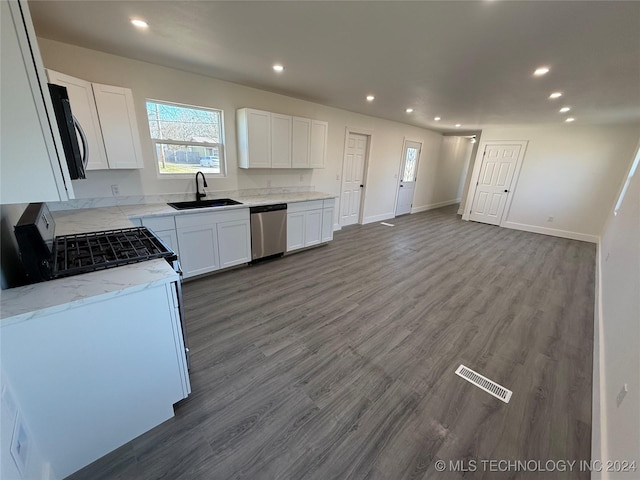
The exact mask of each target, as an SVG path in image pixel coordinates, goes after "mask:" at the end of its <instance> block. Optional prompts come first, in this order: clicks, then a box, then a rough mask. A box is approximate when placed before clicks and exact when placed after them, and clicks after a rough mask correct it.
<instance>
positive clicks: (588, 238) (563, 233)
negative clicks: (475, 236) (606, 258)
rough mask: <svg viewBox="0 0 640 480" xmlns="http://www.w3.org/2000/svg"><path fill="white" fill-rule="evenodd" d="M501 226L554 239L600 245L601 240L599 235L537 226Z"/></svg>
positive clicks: (520, 224) (511, 224) (512, 223)
mask: <svg viewBox="0 0 640 480" xmlns="http://www.w3.org/2000/svg"><path fill="white" fill-rule="evenodd" d="M500 226H501V227H504V228H512V229H513V230H524V231H525V232H532V233H542V234H543V235H551V236H552V237H562V238H570V239H571V240H582V241H583V242H591V243H598V239H599V237H598V236H597V235H589V234H586V233H579V232H569V231H567V230H558V229H555V228H547V227H539V226H537V225H527V224H525V223H516V222H504V223H503V224H502V225H500Z"/></svg>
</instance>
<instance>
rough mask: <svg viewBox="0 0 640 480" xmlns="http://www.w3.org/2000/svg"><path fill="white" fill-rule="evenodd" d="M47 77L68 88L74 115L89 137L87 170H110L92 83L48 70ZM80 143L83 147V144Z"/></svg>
mask: <svg viewBox="0 0 640 480" xmlns="http://www.w3.org/2000/svg"><path fill="white" fill-rule="evenodd" d="M47 76H48V77H49V82H51V83H55V84H56V85H62V86H63V87H66V88H67V93H68V94H69V103H71V109H72V110H73V115H74V116H75V117H76V118H77V119H78V122H80V126H81V127H82V129H83V130H84V133H85V136H86V137H87V144H88V149H89V163H88V164H87V168H86V169H87V170H106V169H108V168H109V163H108V162H107V154H106V152H105V149H104V142H103V140H102V132H101V130H100V121H99V120H98V110H97V109H96V102H95V100H94V98H93V89H92V88H91V82H87V81H86V80H82V79H80V78H75V77H72V76H71V75H65V74H64V73H60V72H56V71H53V70H49V69H48V70H47ZM79 143H80V145H82V142H79Z"/></svg>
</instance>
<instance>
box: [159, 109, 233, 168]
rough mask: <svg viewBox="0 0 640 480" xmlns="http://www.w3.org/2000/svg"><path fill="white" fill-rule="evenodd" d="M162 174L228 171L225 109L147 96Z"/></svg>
mask: <svg viewBox="0 0 640 480" xmlns="http://www.w3.org/2000/svg"><path fill="white" fill-rule="evenodd" d="M147 118H148V119H149V131H150V132H151V141H152V142H153V145H154V147H155V151H156V157H157V160H158V172H159V173H160V175H180V174H189V175H193V174H195V173H196V172H197V171H199V170H200V171H202V172H204V173H206V174H210V175H218V176H224V175H225V173H226V172H225V161H224V133H223V123H222V110H215V109H212V108H204V107H192V106H187V105H176V104H173V103H166V102H159V101H155V100H147Z"/></svg>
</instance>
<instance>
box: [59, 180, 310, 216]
mask: <svg viewBox="0 0 640 480" xmlns="http://www.w3.org/2000/svg"><path fill="white" fill-rule="evenodd" d="M205 191H206V193H207V198H234V197H250V196H255V195H278V194H282V193H299V192H313V191H315V187H311V186H301V187H272V188H252V189H246V190H218V191H211V190H206V189H205ZM189 200H195V192H194V193H166V194H161V195H127V196H124V195H123V196H118V197H102V198H78V199H76V200H69V201H67V202H49V203H47V206H48V207H49V210H51V211H53V212H56V211H60V210H76V209H80V208H101V207H117V206H122V205H145V204H149V203H167V202H183V201H189Z"/></svg>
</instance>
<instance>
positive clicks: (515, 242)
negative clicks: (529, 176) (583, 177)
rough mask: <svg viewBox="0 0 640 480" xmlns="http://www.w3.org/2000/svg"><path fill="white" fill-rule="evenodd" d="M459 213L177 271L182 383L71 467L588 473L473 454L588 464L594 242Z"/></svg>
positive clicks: (280, 473)
mask: <svg viewBox="0 0 640 480" xmlns="http://www.w3.org/2000/svg"><path fill="white" fill-rule="evenodd" d="M456 209H457V207H456V206H452V207H445V208H441V209H438V210H434V211H430V212H424V213H420V214H414V215H406V216H403V217H399V218H396V219H395V220H394V221H393V223H394V224H395V227H387V226H383V225H380V224H370V225H365V226H354V227H349V228H347V229H344V230H343V231H340V232H337V233H336V234H335V240H334V241H333V242H332V243H330V244H328V245H327V246H323V247H319V248H316V249H313V250H309V251H304V252H301V253H298V254H295V255H290V256H287V257H284V258H282V259H279V260H276V261H271V262H266V263H263V264H258V265H255V266H252V267H249V268H242V269H236V270H231V271H228V272H224V273H221V274H218V275H213V276H210V277H207V278H202V279H198V280H195V281H192V282H188V283H185V285H184V294H185V306H186V317H187V326H188V332H189V342H190V347H191V354H192V357H191V358H192V369H191V384H192V389H193V393H192V394H191V396H190V397H189V398H188V399H186V400H184V401H183V402H181V403H180V404H179V405H178V406H177V408H176V416H175V418H173V419H171V420H169V421H167V422H165V423H164V424H162V425H160V426H158V427H156V428H155V429H153V430H152V431H150V432H148V433H146V434H144V435H142V436H141V437H139V438H137V439H135V440H134V441H132V442H130V443H128V444H127V445H125V446H123V447H121V448H119V449H118V450H116V451H114V452H112V453H111V454H109V455H107V456H105V457H103V458H102V459H100V460H98V461H96V462H94V463H93V464H91V465H89V466H88V467H86V468H84V469H83V470H81V471H79V472H77V473H76V474H75V475H73V476H72V478H74V479H92V480H96V479H136V480H144V479H171V480H187V479H287V480H288V479H292V480H298V479H309V480H311V479H322V480H327V479H390V480H401V479H460V478H474V479H476V478H484V479H494V478H500V479H501V478H504V479H512V478H536V479H541V480H542V479H544V480H547V479H555V478H563V479H564V478H580V479H583V478H584V479H587V478H589V474H588V472H580V471H577V470H578V468H577V466H576V467H575V468H574V471H568V472H549V471H545V472H540V471H538V472H533V473H531V472H523V471H515V470H514V469H511V470H510V471H507V472H503V473H500V472H495V471H491V467H490V464H487V463H484V464H483V463H482V461H483V460H509V459H510V460H541V461H543V463H542V465H544V462H546V461H547V460H570V461H572V460H577V461H578V462H579V461H580V460H589V459H590V442H591V371H592V342H593V304H594V275H595V273H594V267H595V245H593V244H589V243H584V242H578V241H573V240H566V239H560V238H554V237H549V236H544V235H537V234H532V233H527V232H520V231H516V230H508V229H503V228H499V227H495V226H490V225H483V224H479V223H473V222H463V221H461V220H460V219H459V217H458V216H457V215H456V214H455V212H456ZM460 363H464V364H465V365H466V366H468V367H470V368H472V369H474V370H476V371H478V372H479V373H482V374H483V375H485V376H487V377H489V378H491V379H493V380H494V381H496V382H498V383H500V384H501V385H503V386H505V387H506V388H508V389H510V390H512V391H513V397H512V398H511V401H510V403H509V404H504V403H503V402H501V401H499V400H498V399H496V398H494V397H492V396H490V395H488V394H487V393H485V392H484V391H482V390H480V389H478V388H477V387H474V386H473V385H471V384H470V383H468V382H465V381H464V380H462V379H461V378H460V377H458V376H457V375H455V373H454V371H455V369H456V368H457V367H458V365H459V364H460ZM438 460H444V461H445V462H446V466H447V469H446V470H445V471H444V472H438V471H437V468H436V466H437V465H438V464H437V463H436V462H437V461H438ZM450 461H452V462H456V461H461V462H463V463H462V465H463V466H465V467H466V469H467V470H469V469H470V468H469V467H470V465H471V463H470V462H471V461H475V462H476V471H467V472H462V471H453V469H451V468H449V467H450V466H451V465H450V464H449V462H450ZM529 465H532V464H531V463H530V464H529ZM485 466H486V467H485Z"/></svg>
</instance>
